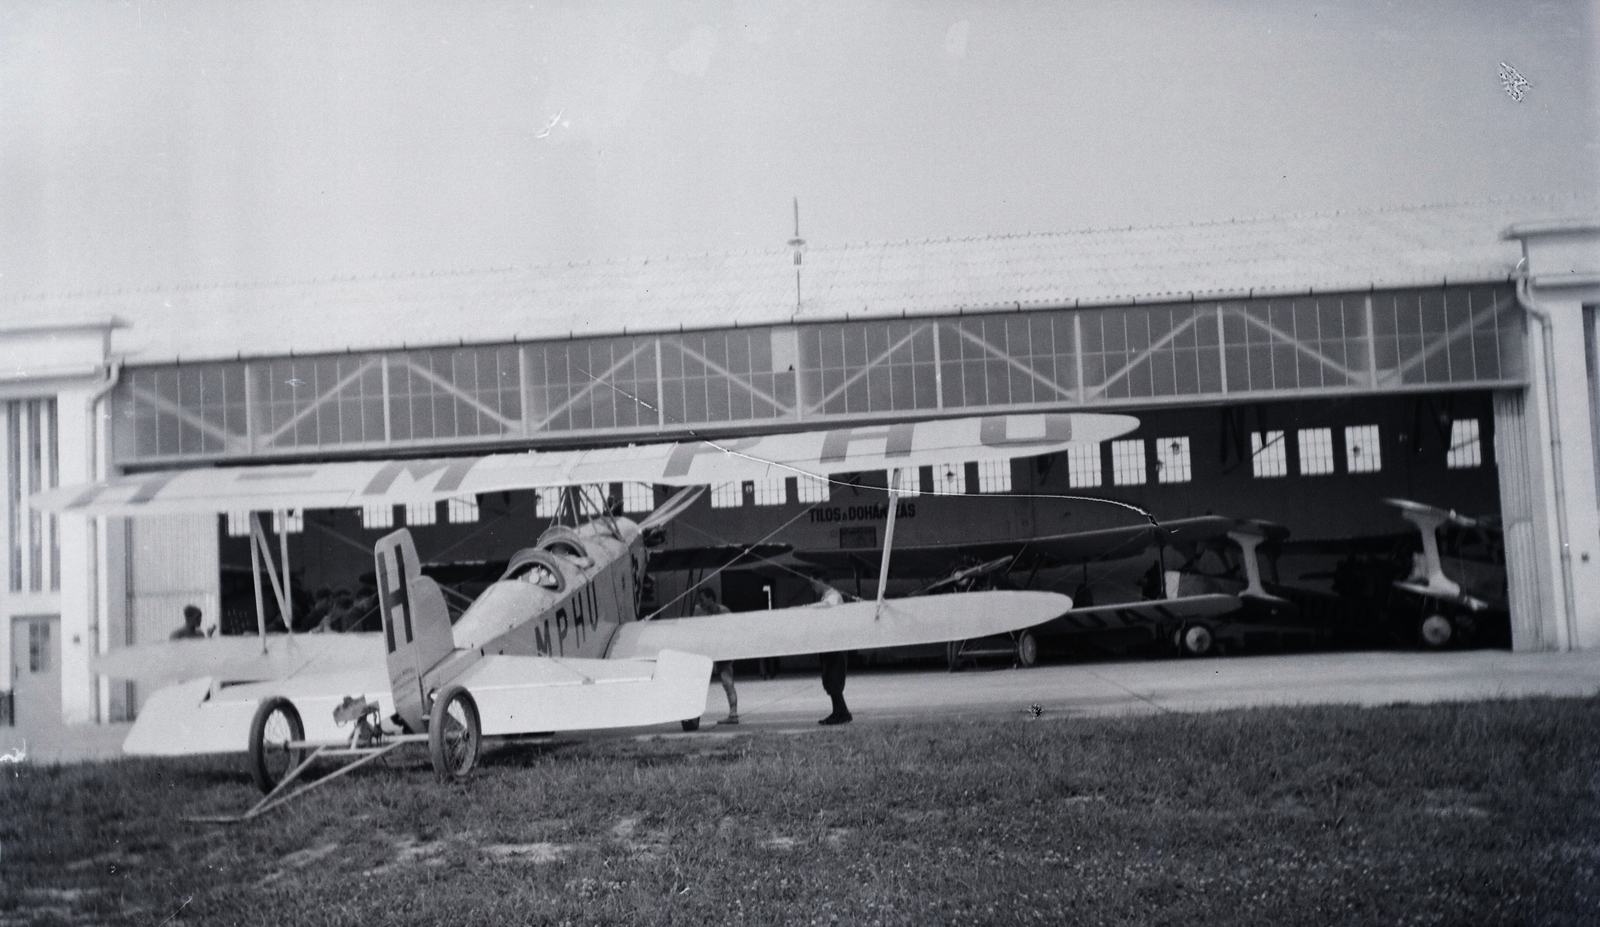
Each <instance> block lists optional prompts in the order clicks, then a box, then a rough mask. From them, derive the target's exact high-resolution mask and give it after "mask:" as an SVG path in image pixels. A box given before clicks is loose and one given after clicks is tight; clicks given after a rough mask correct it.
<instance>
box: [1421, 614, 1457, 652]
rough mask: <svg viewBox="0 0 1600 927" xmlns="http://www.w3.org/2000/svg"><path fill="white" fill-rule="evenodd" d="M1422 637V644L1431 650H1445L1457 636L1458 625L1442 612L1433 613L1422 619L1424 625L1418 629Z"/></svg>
mask: <svg viewBox="0 0 1600 927" xmlns="http://www.w3.org/2000/svg"><path fill="white" fill-rule="evenodd" d="M1417 633H1418V635H1419V636H1420V637H1421V638H1422V645H1423V646H1424V647H1427V648H1428V649H1429V650H1443V649H1444V648H1445V647H1448V646H1449V645H1450V640H1451V639H1452V638H1454V637H1455V636H1456V626H1455V624H1454V623H1452V622H1451V621H1450V619H1449V618H1446V617H1445V616H1443V615H1440V614H1437V613H1436V614H1432V615H1429V616H1428V617H1426V618H1424V619H1422V626H1421V627H1420V628H1418V629H1417Z"/></svg>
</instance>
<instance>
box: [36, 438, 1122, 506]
mask: <svg viewBox="0 0 1600 927" xmlns="http://www.w3.org/2000/svg"><path fill="white" fill-rule="evenodd" d="M1138 425H1139V421H1138V419H1135V418H1133V417H1132V416H1127V415H1099V414H1088V413H1044V414H1035V415H996V416H988V417H984V418H961V419H946V420H941V421H932V422H903V423H892V424H886V425H860V426H852V427H843V428H834V429H828V430H819V431H805V432H795V433H791V434H777V435H765V436H760V437H748V438H729V439H727V440H723V441H691V442H679V443H675V444H651V445H640V446H635V447H611V448H598V449H593V450H579V451H537V452H536V451H528V452H526V453H519V454H490V455H487V456H480V457H442V458H431V459H418V460H371V461H345V462H335V463H320V464H279V465H268V466H259V467H255V466H250V467H247V466H240V467H211V468H203V469H194V470H168V471H160V472H155V473H143V474H136V475H132V476H126V477H121V478H119V479H115V480H109V481H107V482H104V483H92V484H81V485H77V486H64V487H61V488H58V489H52V490H48V491H45V492H41V493H36V494H35V495H33V496H32V497H31V499H30V502H31V504H32V505H33V506H34V508H36V509H40V510H43V511H50V512H82V513H85V514H90V515H162V514H173V513H182V512H219V513H220V512H231V511H282V510H292V509H338V508H358V507H361V506H367V505H383V504H396V505H398V504H403V503H408V502H411V503H418V502H428V501H437V500H439V499H447V498H450V497H453V496H467V495H473V494H478V493H494V492H505V491H508V490H514V489H537V488H541V487H556V486H573V485H580V484H586V483H614V482H642V483H658V484H662V485H669V486H695V485H704V484H707V483H719V482H731V481H742V480H756V479H765V478H768V477H787V476H808V475H809V476H829V475H831V474H835V473H846V472H854V471H861V470H886V469H889V468H905V467H921V466H933V465H937V464H946V463H952V462H956V461H964V460H979V459H1000V458H1010V457H1031V456H1035V455H1038V454H1049V453H1055V452H1058V451H1062V450H1064V449H1066V447H1067V446H1068V445H1070V444H1079V443H1097V442H1100V441H1107V440H1110V439H1112V438H1115V437H1118V436H1119V435H1123V434H1126V433H1128V432H1129V431H1132V430H1133V429H1135V428H1137V427H1138Z"/></svg>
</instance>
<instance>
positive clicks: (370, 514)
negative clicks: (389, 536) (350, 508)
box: [361, 505, 394, 530]
mask: <svg viewBox="0 0 1600 927" xmlns="http://www.w3.org/2000/svg"><path fill="white" fill-rule="evenodd" d="M361 527H363V528H370V529H375V530H382V529H384V528H393V527H394V506H392V505H363V506H362V507H361Z"/></svg>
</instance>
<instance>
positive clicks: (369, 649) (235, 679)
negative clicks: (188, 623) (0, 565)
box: [93, 633, 383, 685]
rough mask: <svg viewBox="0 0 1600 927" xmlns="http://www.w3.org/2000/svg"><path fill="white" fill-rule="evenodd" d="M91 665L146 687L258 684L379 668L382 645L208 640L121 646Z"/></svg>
mask: <svg viewBox="0 0 1600 927" xmlns="http://www.w3.org/2000/svg"><path fill="white" fill-rule="evenodd" d="M93 662H94V671H95V672H96V673H98V674H100V675H102V676H110V677H112V678H114V679H130V680H133V681H135V682H141V683H145V684H147V685H148V684H152V683H154V684H164V683H171V682H177V681H179V680H184V679H196V678H199V677H201V676H206V677H210V678H213V679H216V680H218V681H219V682H223V683H239V682H262V681H266V680H271V679H287V678H289V677H291V676H303V675H308V674H319V673H338V672H342V671H345V670H356V669H370V668H372V667H374V666H377V667H381V666H382V665H383V641H382V635H380V634H377V633H346V634H297V635H295V636H293V637H290V636H288V635H286V634H270V635H268V636H266V637H264V638H263V637H257V636H255V635H251V636H249V637H233V636H229V637H208V638H206V639H204V640H176V641H163V642H162V643H159V644H141V645H139V646H135V647H122V648H118V649H116V650H112V651H109V652H107V653H103V654H101V655H99V656H97V657H95V658H94V661H93Z"/></svg>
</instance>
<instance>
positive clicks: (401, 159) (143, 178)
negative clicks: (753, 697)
mask: <svg viewBox="0 0 1600 927" xmlns="http://www.w3.org/2000/svg"><path fill="white" fill-rule="evenodd" d="M1596 19H1597V15H1596V10H1595V4H1593V3H1582V2H1557V3H1521V2H1518V3H1511V2H1502V0H1475V2H1447V0H1440V2H1433V3H1428V2H1395V3H1384V2H1378V0H1342V2H1335V3H1308V2H1284V3H1281V4H1271V3H1266V2H1211V3H1196V2H1177V0H1172V2H1146V3H1115V2H1105V3H1098V2H1092V0H1090V2H1072V3H1062V2H1037V3H1015V2H1013V3H1003V2H995V0H982V2H972V0H968V2H926V3H912V2H909V0H907V2H885V0H877V2H871V0H868V2H856V0H852V2H839V3H829V2H816V3H808V2H795V3H785V2H776V3H768V4H745V3H740V4H732V3H728V4H709V3H708V4H701V3H676V4H669V3H651V2H644V0H637V2H615V3H601V2H573V3H545V2H533V3H529V2H526V0H524V2H519V3H509V2H508V3H499V2H488V0H474V2H470V3H468V2H460V3H444V2H409V3H407V2H393V0H381V2H369V3H358V2H349V3H343V2H335V0H316V2H306V3H294V2H283V0H275V2H271V3H235V2H222V0H213V2H143V3H140V2H108V3H96V2H87V0H74V2H30V0H7V2H6V3H5V4H4V5H3V6H0V294H5V293H9V294H12V295H15V294H20V293H37V292H56V293H58V292H67V291H74V290H85V289H89V290H98V289H118V288H143V287H149V286H164V285H182V284H199V283H233V282H248V281H265V280H278V279H311V278H322V277H334V276H351V275H356V276H364V275H374V274H391V273H413V272H427V271H453V270H467V269H472V268H483V267H498V266H508V265H526V264H538V263H547V262H551V261H564V260H587V259H603V258H610V257H648V256H652V255H666V254H685V253H701V252H707V251H713V252H720V251H730V250H743V249H750V248H771V247H778V246H782V245H783V243H784V242H785V241H786V240H787V239H788V238H789V237H790V236H791V234H792V232H793V229H792V222H793V219H792V214H791V197H793V196H796V195H798V196H799V198H800V207H801V223H802V233H803V234H804V235H805V237H806V238H807V239H808V240H810V241H811V242H812V243H813V244H817V245H824V244H843V243H847V242H859V241H881V240H899V239H907V238H944V237H960V236H972V235H984V234H995V233H1000V234H1004V233H1017V232H1027V231H1051V230H1067V229H1077V228H1096V227H1109V226H1127V225H1152V224H1166V223H1175V222H1189V221H1195V220H1208V219H1229V218H1242V217H1250V216H1261V215H1272V214H1279V213H1288V212H1306V211H1329V210H1336V209H1351V208H1362V207H1371V206H1384V205H1396V204H1418V203H1436V202H1453V201H1460V200H1467V199H1481V198H1485V197H1492V196H1510V195H1523V194H1538V193H1582V194H1588V195H1593V194H1594V193H1595V191H1596V186H1597V183H1600V156H1597V155H1600V151H1597V144H1596V137H1597V130H1596V124H1597V117H1596V99H1597V93H1596V81H1597V76H1596V69H1595V60H1594V59H1595V53H1596V52H1595V50H1596V41H1597V36H1596V30H1595V22H1596ZM1502 62H1504V63H1507V64H1510V65H1511V66H1513V67H1515V68H1516V69H1517V71H1518V72H1519V73H1520V74H1521V75H1522V76H1523V77H1524V78H1525V79H1526V80H1527V81H1528V86H1527V87H1526V88H1525V91H1524V98H1523V100H1522V101H1521V102H1517V101H1515V100H1513V99H1511V97H1510V96H1509V95H1508V94H1507V93H1506V92H1505V90H1504V89H1503V87H1502V84H1501V78H1500V72H1501V63H1502Z"/></svg>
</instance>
